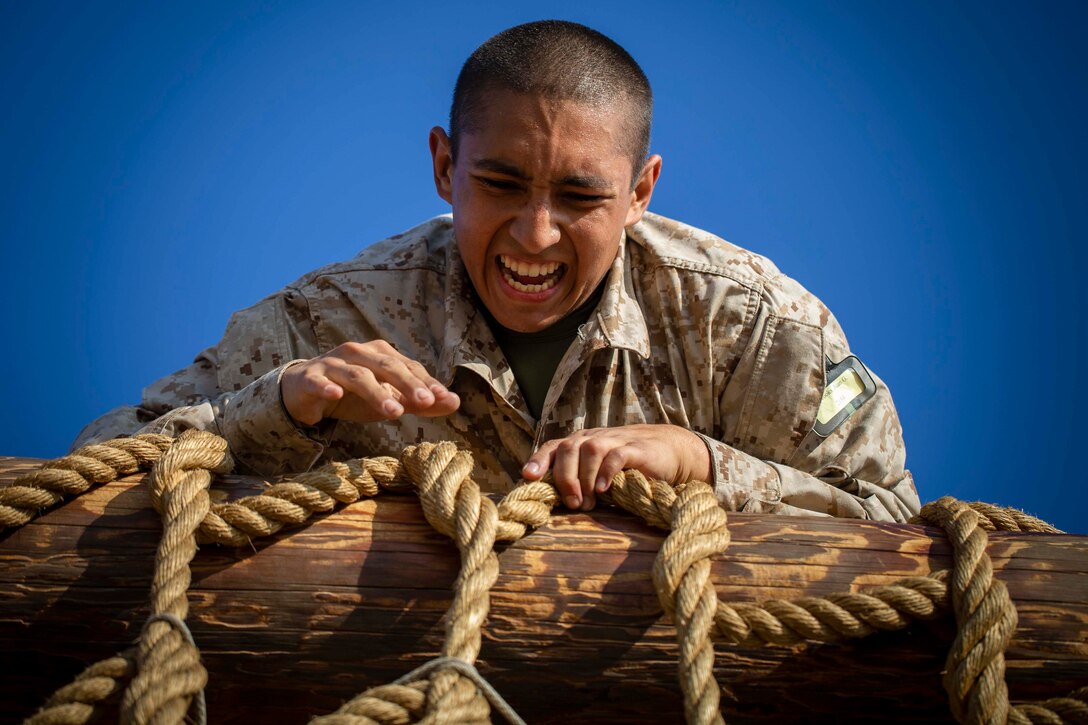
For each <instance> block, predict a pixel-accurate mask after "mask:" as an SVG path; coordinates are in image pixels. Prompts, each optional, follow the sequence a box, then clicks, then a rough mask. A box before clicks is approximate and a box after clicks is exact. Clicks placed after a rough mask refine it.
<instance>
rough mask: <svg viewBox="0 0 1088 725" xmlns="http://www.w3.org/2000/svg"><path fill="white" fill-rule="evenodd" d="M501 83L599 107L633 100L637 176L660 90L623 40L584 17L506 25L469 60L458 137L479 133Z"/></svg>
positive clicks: (627, 132)
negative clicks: (477, 126)
mask: <svg viewBox="0 0 1088 725" xmlns="http://www.w3.org/2000/svg"><path fill="white" fill-rule="evenodd" d="M495 91H514V92H517V93H524V94H526V95H532V96H539V97H543V98H548V99H551V100H556V101H577V102H579V103H584V104H586V105H588V106H591V107H593V108H597V109H602V110H604V109H614V108H617V107H620V108H622V105H621V104H625V105H626V108H625V109H623V110H622V111H621V112H622V113H624V116H625V119H626V123H625V128H624V138H623V141H624V145H625V146H626V148H627V151H628V154H629V155H630V158H631V167H632V179H633V178H634V177H637V175H638V173H639V171H640V170H641V169H642V164H643V163H644V161H645V160H646V155H647V154H648V153H649V148H650V124H651V122H652V120H653V93H652V92H651V90H650V83H649V81H647V80H646V75H645V74H644V73H643V72H642V69H641V68H639V66H638V63H636V62H635V60H634V59H633V58H632V57H631V56H630V54H628V53H627V51H626V50H624V49H623V48H622V47H620V46H619V45H618V44H617V43H616V42H615V41H613V40H611V39H610V38H608V37H607V36H605V35H602V34H601V33H598V32H597V31H596V30H593V29H592V28H587V27H586V26H584V25H579V24H578V23H571V22H566V21H563V20H540V21H537V22H533V23H526V24H524V25H518V26H516V27H513V28H510V29H509V30H504V31H502V32H501V33H499V34H498V35H495V36H493V37H492V38H490V39H489V40H487V41H486V42H485V43H484V44H483V45H481V46H480V47H479V48H477V49H476V50H475V52H473V53H472V55H470V56H469V58H468V60H466V61H465V64H464V65H463V66H462V67H461V73H460V75H458V77H457V85H456V86H455V88H454V91H453V104H452V105H451V107H450V132H449V136H450V143H451V147H452V152H453V153H454V154H455V155H456V153H457V142H458V136H459V135H460V134H462V133H471V132H472V131H473V129H474V127H473V123H474V122H475V121H476V119H477V113H476V112H477V111H479V110H480V109H481V108H482V107H483V106H485V105H486V104H487V97H488V95H489V94H490V93H493V92H495Z"/></svg>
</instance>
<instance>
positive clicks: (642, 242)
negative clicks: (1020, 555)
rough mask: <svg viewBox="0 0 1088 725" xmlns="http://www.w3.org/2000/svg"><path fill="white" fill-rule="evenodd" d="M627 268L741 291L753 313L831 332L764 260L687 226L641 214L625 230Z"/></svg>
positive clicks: (811, 298) (796, 286)
mask: <svg viewBox="0 0 1088 725" xmlns="http://www.w3.org/2000/svg"><path fill="white" fill-rule="evenodd" d="M627 231H628V239H629V240H630V242H631V244H629V246H628V249H629V253H630V254H631V257H632V266H634V267H636V268H638V269H639V270H640V271H641V272H642V273H643V274H649V275H656V274H657V273H659V272H661V271H665V270H668V271H670V273H671V274H672V276H674V277H675V278H676V279H678V280H679V281H681V282H682V281H683V280H685V279H688V278H696V277H697V278H699V284H710V285H712V286H719V287H720V286H725V287H737V288H741V289H743V290H745V291H746V292H747V293H748V294H749V295H750V297H751V298H753V300H754V301H756V307H757V308H758V311H759V312H762V313H763V314H765V315H770V316H773V317H777V318H784V319H788V320H791V321H793V322H797V323H800V324H804V325H811V326H813V327H818V328H825V327H827V326H828V325H831V326H833V327H836V328H837V323H836V322H835V321H834V316H833V315H832V314H831V312H830V310H828V308H827V307H826V306H825V305H824V304H823V302H821V301H820V300H819V299H818V298H817V297H816V296H815V295H814V294H812V293H811V292H809V291H808V290H807V289H806V288H805V287H804V286H803V285H802V284H801V283H800V282H798V281H796V280H794V279H793V278H791V277H789V276H787V275H785V274H783V273H782V271H781V270H779V269H778V267H777V266H776V265H775V263H774V262H772V261H771V260H770V259H768V258H767V257H765V256H763V255H761V254H757V253H755V252H752V251H750V250H747V249H744V248H743V247H739V246H737V245H736V244H733V243H731V242H728V241H726V240H725V239H722V238H721V237H719V236H717V235H715V234H712V233H710V232H708V231H705V230H703V229H699V228H697V227H693V226H691V225H689V224H685V223H683V222H679V221H676V220H673V219H668V218H666V217H663V216H661V215H658V214H652V213H649V212H647V213H646V214H644V215H643V218H642V220H641V221H640V222H639V223H638V224H635V225H634V226H632V227H630V228H629V229H628V230H627Z"/></svg>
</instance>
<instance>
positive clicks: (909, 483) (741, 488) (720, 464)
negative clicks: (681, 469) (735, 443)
mask: <svg viewBox="0 0 1088 725" xmlns="http://www.w3.org/2000/svg"><path fill="white" fill-rule="evenodd" d="M701 437H702V438H703V440H704V442H705V443H706V445H707V449H708V450H709V452H710V458H711V461H712V468H713V476H712V479H713V480H712V481H711V483H712V485H713V486H714V491H715V493H716V495H717V496H718V500H719V501H721V503H722V505H723V506H724V507H725V508H727V509H729V510H732V511H746V512H753V513H780V514H796V515H810V516H837V517H844V518H863V519H874V520H878V521H906V520H907V519H909V518H910V517H911V516H912V515H914V514H916V513H917V512H918V509H919V507H920V502H919V499H918V493H917V491H916V490H915V487H914V481H913V479H912V478H911V475H910V472H908V471H906V470H903V469H902V468H901V467H899V466H892V467H891V468H892V470H890V472H888V473H887V474H886V475H885V476H884V478H883V479H881V481H879V482H872V481H865V480H862V479H859V478H857V477H855V476H853V475H851V473H850V472H848V471H846V470H844V469H842V468H838V467H836V466H826V467H825V468H824V469H823V470H821V471H818V472H817V474H818V475H813V474H810V473H806V472H804V471H801V470H798V469H796V468H792V467H790V466H787V465H784V464H781V463H775V462H770V461H763V460H760V459H758V458H756V457H754V456H751V455H749V454H747V453H744V452H743V451H740V450H738V449H736V448H733V447H732V446H729V445H726V444H725V443H722V442H721V441H718V440H715V439H713V438H710V437H708V436H701Z"/></svg>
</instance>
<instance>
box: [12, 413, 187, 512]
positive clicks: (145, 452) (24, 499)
mask: <svg viewBox="0 0 1088 725" xmlns="http://www.w3.org/2000/svg"><path fill="white" fill-rule="evenodd" d="M170 443H171V439H170V438H168V437H166V436H162V435H157V434H147V435H138V436H135V437H134V438H116V439H114V440H112V441H106V442H105V443H101V444H93V445H89V446H83V447H82V448H80V449H79V450H77V451H75V452H74V453H72V454H70V455H67V456H63V457H61V458H57V459H55V460H52V461H49V462H48V463H46V464H45V465H43V466H41V467H40V468H38V469H37V470H34V471H31V472H30V473H26V474H24V475H22V476H19V477H18V478H16V479H15V480H14V481H13V482H12V483H11V485H10V486H4V487H3V488H0V531H3V530H4V529H9V528H15V527H19V526H22V525H23V524H26V523H27V522H28V521H30V520H31V519H33V518H34V517H35V516H36V515H37V513H38V512H39V511H41V510H42V509H46V508H49V507H50V506H54V505H56V504H58V503H60V502H61V501H63V500H64V497H65V496H78V495H79V494H81V493H84V492H86V491H88V490H90V488H91V487H92V486H97V485H100V484H103V483H109V482H110V481H116V480H117V479H118V478H119V477H121V476H127V475H129V474H132V473H138V472H139V471H147V470H150V469H151V466H152V465H154V463H155V462H156V461H158V460H159V458H160V457H161V456H162V454H163V451H165V450H166V449H167V448H168V447H169V446H170Z"/></svg>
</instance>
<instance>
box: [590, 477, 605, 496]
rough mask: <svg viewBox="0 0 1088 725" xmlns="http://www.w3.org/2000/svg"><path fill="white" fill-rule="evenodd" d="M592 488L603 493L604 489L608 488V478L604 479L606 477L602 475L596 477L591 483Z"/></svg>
mask: <svg viewBox="0 0 1088 725" xmlns="http://www.w3.org/2000/svg"><path fill="white" fill-rule="evenodd" d="M593 489H594V490H595V491H596V492H597V493H604V492H605V491H607V490H608V480H607V479H606V478H605V477H604V476H601V477H600V478H598V479H597V481H596V482H595V483H594V484H593Z"/></svg>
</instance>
